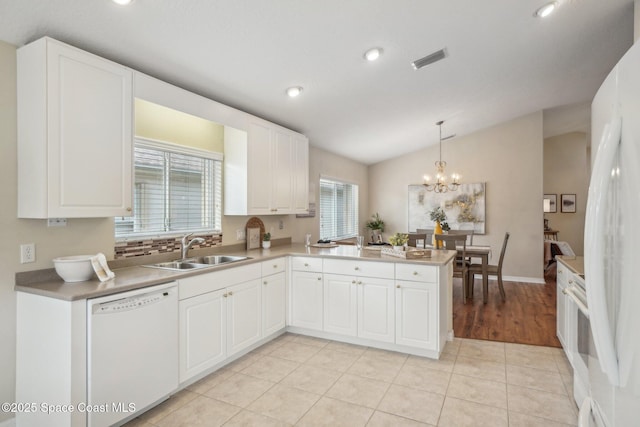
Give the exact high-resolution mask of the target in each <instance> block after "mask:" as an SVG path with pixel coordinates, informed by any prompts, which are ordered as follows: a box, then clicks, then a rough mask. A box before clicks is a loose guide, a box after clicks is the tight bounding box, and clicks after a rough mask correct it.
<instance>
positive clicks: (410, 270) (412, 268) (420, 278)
mask: <svg viewBox="0 0 640 427" xmlns="http://www.w3.org/2000/svg"><path fill="white" fill-rule="evenodd" d="M396 279H397V280H411V281H414V282H429V283H436V282H437V281H438V267H436V266H434V265H418V264H401V263H397V264H396Z"/></svg>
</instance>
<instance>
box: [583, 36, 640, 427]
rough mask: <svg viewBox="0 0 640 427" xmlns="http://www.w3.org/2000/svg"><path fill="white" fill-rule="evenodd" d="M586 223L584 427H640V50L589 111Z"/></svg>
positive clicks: (625, 61)
mask: <svg viewBox="0 0 640 427" xmlns="http://www.w3.org/2000/svg"><path fill="white" fill-rule="evenodd" d="M591 112H592V117H591V120H592V127H591V131H592V151H593V154H592V156H595V159H594V161H593V165H592V175H591V182H590V185H589V200H588V202H587V215H586V223H585V280H586V291H587V302H588V306H589V323H590V327H591V336H590V338H591V340H590V342H589V345H588V369H589V394H590V396H589V397H587V398H586V399H585V401H584V402H583V404H582V405H581V407H580V423H581V424H580V425H583V426H591V425H595V426H600V427H627V426H640V43H636V44H635V45H634V46H633V47H632V48H631V49H630V50H629V51H628V52H627V53H626V54H625V56H624V57H623V58H622V59H621V60H620V62H618V64H617V65H616V67H615V68H614V69H613V70H612V71H611V73H610V74H609V76H608V77H607V79H606V80H605V81H604V83H603V84H602V86H601V87H600V89H599V90H598V93H597V94H596V96H595V98H594V100H593V104H592V109H591Z"/></svg>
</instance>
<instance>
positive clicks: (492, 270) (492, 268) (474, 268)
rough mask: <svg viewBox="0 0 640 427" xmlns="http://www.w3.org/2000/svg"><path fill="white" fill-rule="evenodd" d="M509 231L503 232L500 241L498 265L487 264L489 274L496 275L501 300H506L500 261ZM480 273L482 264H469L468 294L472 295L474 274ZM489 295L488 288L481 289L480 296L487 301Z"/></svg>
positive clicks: (504, 250) (502, 257) (505, 247)
mask: <svg viewBox="0 0 640 427" xmlns="http://www.w3.org/2000/svg"><path fill="white" fill-rule="evenodd" d="M509 235H510V234H509V232H506V233H505V234H504V241H503V242H502V250H501V251H500V259H499V260H498V265H491V264H489V265H488V266H487V269H488V271H489V274H491V275H495V276H498V288H499V289H500V295H501V296H502V301H506V295H505V293H504V285H503V283H502V262H503V261H504V254H505V253H506V252H507V242H508V241H509ZM476 274H480V275H482V264H471V265H470V266H469V294H470V296H471V297H473V284H474V283H475V275H476ZM488 295H489V289H487V288H484V287H483V289H482V298H483V300H484V301H485V304H486V303H487V302H486V301H487V297H488Z"/></svg>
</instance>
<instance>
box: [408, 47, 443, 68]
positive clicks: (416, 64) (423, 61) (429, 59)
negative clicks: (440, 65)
mask: <svg viewBox="0 0 640 427" xmlns="http://www.w3.org/2000/svg"><path fill="white" fill-rule="evenodd" d="M446 57H447V50H446V48H444V49H440V50H439V51H437V52H433V53H432V54H429V55H427V56H425V57H424V58H420V59H416V60H415V61H413V62H412V63H411V66H412V67H413V69H414V70H419V69H420V68H422V67H425V66H427V65H429V64H433V63H434V62H438V61H440V60H441V59H444V58H446Z"/></svg>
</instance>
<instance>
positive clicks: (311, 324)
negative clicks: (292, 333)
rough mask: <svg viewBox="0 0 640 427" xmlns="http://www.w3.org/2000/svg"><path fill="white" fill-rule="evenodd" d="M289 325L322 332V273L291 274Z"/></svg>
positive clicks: (303, 272) (294, 272)
mask: <svg viewBox="0 0 640 427" xmlns="http://www.w3.org/2000/svg"><path fill="white" fill-rule="evenodd" d="M290 290H291V307H290V310H289V311H290V323H291V325H292V326H297V327H301V328H306V329H313V330H317V331H321V330H322V307H323V304H322V301H323V299H322V293H323V292H322V273H316V272H307V271H293V272H292V273H291V286H290Z"/></svg>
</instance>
